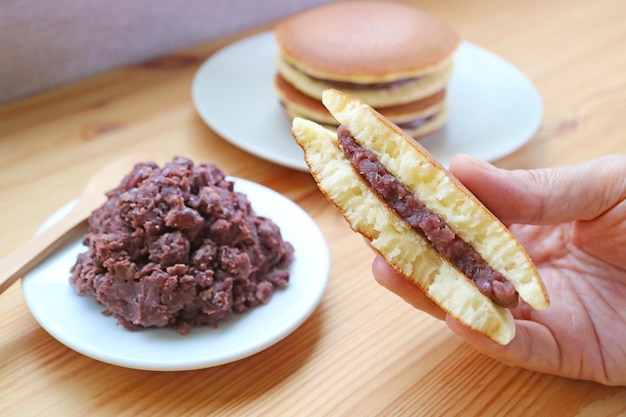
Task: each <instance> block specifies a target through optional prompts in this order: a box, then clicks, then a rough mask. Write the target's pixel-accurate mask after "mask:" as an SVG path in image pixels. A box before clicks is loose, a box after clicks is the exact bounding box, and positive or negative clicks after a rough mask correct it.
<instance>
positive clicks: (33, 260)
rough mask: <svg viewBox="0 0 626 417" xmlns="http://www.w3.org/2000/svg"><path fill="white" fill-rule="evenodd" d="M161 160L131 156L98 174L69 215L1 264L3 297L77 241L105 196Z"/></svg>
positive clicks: (9, 255)
mask: <svg viewBox="0 0 626 417" xmlns="http://www.w3.org/2000/svg"><path fill="white" fill-rule="evenodd" d="M160 159H161V158H154V157H149V156H145V155H144V156H142V155H127V156H125V157H122V158H120V159H116V160H115V161H113V162H111V163H109V164H108V165H105V166H104V167H103V168H101V169H100V170H99V171H98V172H96V173H95V174H94V175H93V176H92V177H91V178H90V180H89V182H88V183H87V185H86V187H85V189H84V190H83V192H82V194H81V195H80V197H79V198H78V202H77V203H76V205H75V206H74V208H73V209H72V210H71V211H70V212H69V213H67V214H66V215H65V216H64V217H63V218H61V219H60V220H59V221H58V222H56V223H55V224H53V225H51V226H50V227H48V228H47V229H45V230H44V231H42V232H41V233H39V234H38V235H35V236H33V237H32V238H31V239H30V240H28V241H27V242H26V243H24V244H23V245H22V246H20V247H18V248H17V249H15V250H14V251H13V252H11V253H9V254H8V255H7V256H6V257H5V258H4V259H2V260H1V261H0V294H2V293H3V292H4V291H5V290H6V289H7V288H9V287H10V286H11V285H12V284H13V283H14V282H15V281H17V280H18V278H20V277H22V276H23V275H24V274H26V273H27V272H28V271H30V270H31V269H32V268H34V267H35V266H37V265H38V264H39V263H40V262H42V261H43V260H45V259H46V258H47V257H48V256H49V255H50V254H52V253H53V252H54V251H55V250H57V249H58V248H59V247H60V246H61V245H62V244H63V243H65V242H66V241H67V240H68V239H69V238H70V237H75V236H76V233H77V232H78V231H81V230H82V226H83V222H84V221H85V220H86V219H87V218H88V217H89V216H90V215H91V213H92V212H93V211H94V210H95V209H97V208H98V207H100V206H101V205H102V204H104V202H105V201H106V195H105V193H106V192H107V191H109V190H111V189H113V188H115V187H116V186H118V185H119V183H120V182H121V181H122V178H124V176H125V175H126V174H128V173H129V172H130V171H131V170H132V169H133V167H134V166H135V164H136V163H138V162H145V161H148V160H152V161H155V162H157V163H159V162H161V161H160ZM83 232H84V231H83Z"/></svg>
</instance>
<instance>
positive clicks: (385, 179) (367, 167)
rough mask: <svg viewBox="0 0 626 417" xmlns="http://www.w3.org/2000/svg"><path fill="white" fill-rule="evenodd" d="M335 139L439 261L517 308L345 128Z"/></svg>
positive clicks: (497, 278) (508, 288)
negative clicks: (437, 256) (423, 239)
mask: <svg viewBox="0 0 626 417" xmlns="http://www.w3.org/2000/svg"><path fill="white" fill-rule="evenodd" d="M337 136H338V139H339V143H340V145H341V148H342V150H343V152H344V154H345V155H346V157H347V158H348V159H349V160H350V162H351V163H352V165H353V166H354V167H355V169H356V171H357V172H358V173H359V175H361V177H362V178H364V179H365V181H367V182H368V183H369V184H370V186H371V187H372V189H373V190H374V191H375V192H376V193H377V194H378V195H379V196H380V197H381V198H382V199H383V201H385V202H386V204H387V205H388V206H389V207H391V208H392V209H393V210H394V211H395V212H396V213H397V214H398V215H399V216H400V217H401V218H402V219H403V220H404V222H405V223H406V224H407V225H409V227H411V228H412V229H413V230H415V231H416V232H417V233H419V234H420V235H421V236H423V237H425V238H426V239H427V240H428V241H429V242H430V244H431V245H432V246H433V248H434V249H435V250H436V251H437V253H438V254H439V255H440V256H441V257H443V258H445V259H447V260H448V261H449V262H450V263H451V264H452V265H454V267H455V268H457V269H458V270H459V271H461V272H462V273H463V274H464V275H466V276H467V277H468V278H469V279H470V280H471V281H472V282H473V283H474V284H475V285H476V287H477V288H478V290H479V291H480V292H481V293H483V294H484V295H486V296H487V297H489V298H490V299H491V300H492V301H493V302H494V303H496V304H497V305H499V306H502V307H505V308H513V307H515V306H516V305H517V303H518V300H519V296H518V293H517V292H516V291H515V288H514V287H513V284H511V283H510V282H509V281H507V280H506V279H505V278H504V276H502V274H501V273H500V272H498V271H495V270H493V268H491V267H490V266H489V265H488V264H487V263H486V262H485V261H484V260H483V259H482V257H481V256H480V255H479V254H478V252H476V250H474V248H472V246H471V245H469V244H468V243H467V242H465V241H464V240H463V239H461V238H460V237H459V236H457V235H456V233H455V232H454V231H453V230H452V229H451V228H450V227H449V226H448V225H447V224H446V223H445V221H444V220H443V219H442V218H441V217H440V216H439V215H437V214H436V213H433V212H432V211H431V210H430V209H428V208H427V207H426V206H425V205H424V204H423V203H422V202H421V201H419V200H418V199H417V198H416V197H415V195H414V194H413V193H411V192H410V191H409V190H408V189H407V188H406V187H405V186H404V185H403V184H402V183H400V181H398V179H397V178H396V177H394V176H393V175H392V174H391V173H389V172H388V171H387V169H386V168H385V167H384V166H383V164H382V163H380V161H379V160H378V158H377V157H376V156H375V155H374V154H373V153H372V152H371V151H369V150H368V149H365V148H363V147H361V146H360V145H359V144H358V143H357V142H356V141H355V140H354V137H353V136H352V134H351V133H350V131H349V130H348V128H347V127H346V126H343V125H342V126H339V129H338V131H337Z"/></svg>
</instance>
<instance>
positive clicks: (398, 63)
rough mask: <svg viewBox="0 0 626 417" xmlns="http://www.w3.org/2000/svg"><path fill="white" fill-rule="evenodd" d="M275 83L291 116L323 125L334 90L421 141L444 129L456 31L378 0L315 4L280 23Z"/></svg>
mask: <svg viewBox="0 0 626 417" xmlns="http://www.w3.org/2000/svg"><path fill="white" fill-rule="evenodd" d="M274 33H275V39H276V44H277V46H278V54H277V57H276V68H277V71H278V73H277V75H276V78H275V87H276V90H277V92H278V96H279V99H280V101H281V103H282V105H283V107H284V109H285V112H286V113H287V115H288V116H289V117H292V118H293V117H296V116H298V117H303V118H306V119H310V120H313V121H316V122H318V123H320V124H323V125H327V126H336V123H337V122H336V121H335V119H334V118H333V117H332V116H331V115H330V113H329V112H328V110H327V109H326V108H325V107H324V106H323V105H322V103H321V98H322V92H323V91H324V90H326V89H328V88H334V89H338V90H341V91H343V92H345V93H346V94H348V95H350V96H352V97H356V98H359V99H361V100H363V101H364V102H366V103H367V104H369V105H370V106H372V107H374V108H375V109H376V110H378V111H379V112H380V113H382V114H383V115H384V116H385V117H387V118H388V119H389V120H391V121H392V122H394V123H395V124H397V125H398V127H400V128H401V129H403V130H404V131H405V132H407V133H408V134H409V135H411V136H413V137H415V138H418V137H421V136H424V135H426V134H428V133H430V132H433V131H434V130H436V129H438V128H440V127H441V126H443V124H444V123H445V121H446V118H447V107H446V86H447V83H448V81H449V80H450V76H451V75H452V71H453V54H454V52H455V51H456V49H457V47H458V46H459V43H460V37H459V35H458V34H457V32H456V31H455V30H454V29H452V28H451V27H450V26H448V25H447V24H445V23H443V22H442V21H440V20H439V19H437V18H435V17H434V16H432V15H430V14H428V13H426V12H424V11H422V10H419V9H417V8H414V7H410V6H407V5H402V4H398V3H387V2H382V1H381V2H376V1H354V2H345V3H344V2H341V3H333V4H329V5H324V6H320V7H317V8H314V9H311V10H308V11H305V12H303V13H300V14H298V15H295V16H293V17H290V18H288V19H286V20H284V21H282V22H280V23H279V24H278V25H277V26H276V28H275V32H274Z"/></svg>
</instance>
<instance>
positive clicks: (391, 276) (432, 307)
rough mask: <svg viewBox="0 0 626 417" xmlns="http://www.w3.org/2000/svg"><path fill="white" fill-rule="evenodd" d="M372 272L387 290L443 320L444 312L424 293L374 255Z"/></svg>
mask: <svg viewBox="0 0 626 417" xmlns="http://www.w3.org/2000/svg"><path fill="white" fill-rule="evenodd" d="M372 273H373V275H374V278H375V279H376V281H377V282H378V283H379V284H380V285H382V286H383V287H385V288H387V289H388V290H389V291H391V292H393V293H395V294H396V295H398V296H400V297H401V298H402V299H403V300H404V301H406V302H407V303H409V304H411V305H412V306H413V307H415V308H417V309H420V310H422V311H424V312H426V313H428V314H430V315H431V316H433V317H435V318H438V319H440V320H443V319H444V317H445V313H444V312H443V311H442V310H441V308H439V306H437V304H435V303H434V302H433V301H432V300H431V299H430V298H428V297H427V296H426V294H425V293H424V292H423V291H422V290H420V289H419V288H418V287H417V286H415V285H414V284H413V283H411V282H410V281H409V280H408V279H406V278H404V277H403V276H402V275H400V274H399V273H397V272H396V271H395V270H394V269H393V268H392V267H390V266H389V265H388V264H387V262H385V260H384V259H383V258H382V257H380V256H376V257H375V258H374V261H373V262H372Z"/></svg>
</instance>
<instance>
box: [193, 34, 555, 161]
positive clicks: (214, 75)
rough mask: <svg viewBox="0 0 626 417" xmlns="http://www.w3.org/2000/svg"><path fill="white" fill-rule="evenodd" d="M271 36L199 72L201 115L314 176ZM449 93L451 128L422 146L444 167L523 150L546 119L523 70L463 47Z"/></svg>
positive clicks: (226, 134)
mask: <svg viewBox="0 0 626 417" xmlns="http://www.w3.org/2000/svg"><path fill="white" fill-rule="evenodd" d="M275 51H276V47H275V44H274V39H273V34H272V32H265V33H261V34H259V35H255V36H252V37H249V38H246V39H243V40H241V41H238V42H236V43H233V44H231V45H229V46H227V47H225V48H223V49H221V50H220V51H218V52H216V53H215V54H213V55H212V56H211V57H210V58H209V59H208V60H207V61H205V62H204V63H203V64H202V65H201V66H200V68H199V69H198V71H197V73H196V75H195V77H194V80H193V83H192V87H191V93H192V99H193V102H194V105H195V107H196V110H197V112H198V114H199V115H200V117H201V118H202V119H203V120H204V121H205V123H207V124H208V125H209V126H210V127H211V128H212V129H213V130H214V131H215V132H216V133H217V134H219V135H220V136H222V137H223V138H224V139H225V140H227V141H229V142H230V143H232V144H233V145H235V146H237V147H239V148H241V149H243V150H245V151H247V152H249V153H251V154H253V155H256V156H258V157H260V158H263V159H266V160H269V161H272V162H274V163H277V164H280V165H284V166H287V167H290V168H294V169H298V170H302V171H307V170H308V168H307V166H306V164H305V163H304V157H303V154H302V150H301V149H300V148H299V147H298V145H297V144H296V143H295V141H294V140H293V138H292V137H291V133H290V122H289V121H288V120H287V118H286V116H285V114H284V113H283V111H282V108H281V106H280V103H279V101H278V98H277V96H276V93H275V92H274V87H273V78H274V74H275V69H274V55H275ZM455 63H456V67H455V71H454V75H453V77H452V79H451V80H450V84H449V88H448V99H449V105H450V116H449V119H448V121H447V124H446V126H445V127H444V128H443V129H441V130H439V131H438V132H435V133H433V134H431V135H428V136H426V137H425V138H423V139H422V140H421V142H422V143H423V144H424V145H425V146H426V147H427V148H428V149H429V150H430V151H431V152H432V154H433V155H434V156H435V157H436V158H437V159H438V160H439V161H440V162H441V163H442V164H444V165H446V166H447V165H448V163H449V162H450V160H451V159H452V157H453V156H454V155H455V154H458V153H464V154H467V155H471V156H474V157H476V158H480V159H485V160H489V161H492V160H495V159H498V158H501V157H503V156H505V155H507V154H509V153H511V152H513V151H515V150H516V149H518V148H519V147H520V146H522V145H523V144H524V143H525V142H526V141H527V140H528V139H530V138H531V137H532V135H533V134H534V133H535V132H536V130H537V128H538V127H539V125H540V123H541V119H542V116H543V103H542V100H541V96H540V95H539V93H538V91H537V89H536V88H535V87H534V85H533V84H532V83H531V82H530V80H529V79H528V78H527V77H526V76H525V75H524V74H522V73H521V72H520V71H519V70H518V69H517V68H515V67H514V66H513V65H511V64H510V63H508V62H507V61H505V60H504V59H502V58H500V57H498V56H497V55H494V54H493V53H491V52H489V51H487V50H485V49H483V48H481V47H479V46H476V45H474V44H471V43H469V42H463V43H462V44H461V46H460V48H459V50H458V51H457V53H456V55H455Z"/></svg>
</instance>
